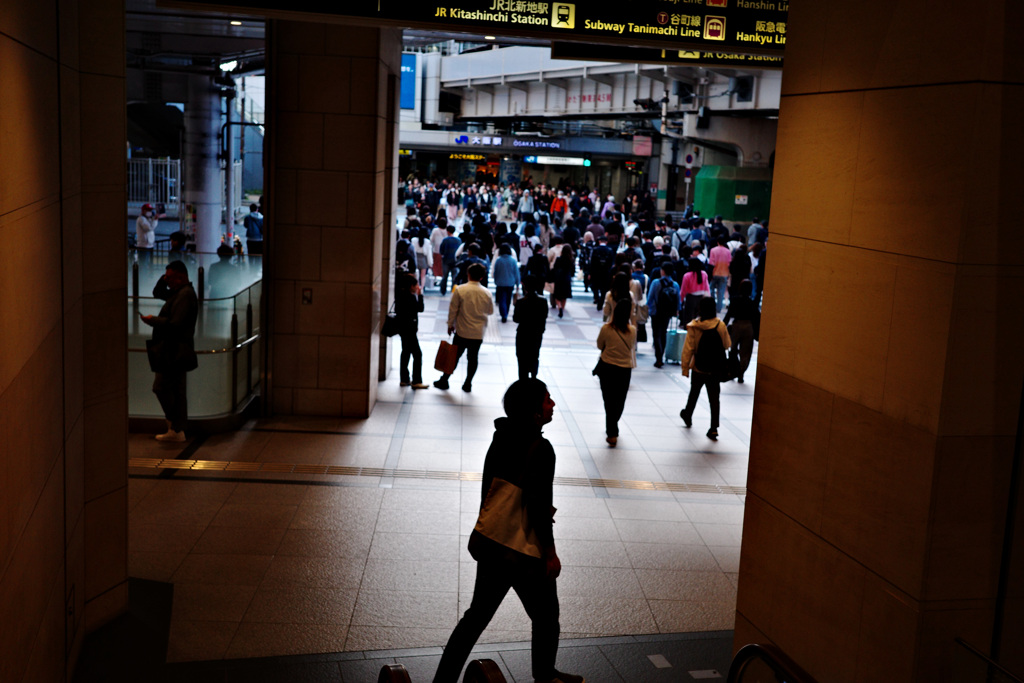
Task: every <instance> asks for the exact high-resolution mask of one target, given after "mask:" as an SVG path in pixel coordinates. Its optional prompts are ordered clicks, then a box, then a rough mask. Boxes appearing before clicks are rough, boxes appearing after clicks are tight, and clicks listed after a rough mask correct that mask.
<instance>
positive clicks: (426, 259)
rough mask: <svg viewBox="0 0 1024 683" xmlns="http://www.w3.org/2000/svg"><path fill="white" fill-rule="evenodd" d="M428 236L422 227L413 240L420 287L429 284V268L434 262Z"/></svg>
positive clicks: (413, 251)
mask: <svg viewBox="0 0 1024 683" xmlns="http://www.w3.org/2000/svg"><path fill="white" fill-rule="evenodd" d="M427 237H428V235H427V231H426V229H424V228H420V230H419V232H418V233H417V235H416V237H414V238H413V240H412V253H413V256H414V257H415V258H416V271H417V272H418V273H419V285H420V289H423V288H424V287H426V286H427V270H429V269H430V268H431V267H432V266H433V264H434V256H433V249H432V248H431V246H430V240H429V239H427Z"/></svg>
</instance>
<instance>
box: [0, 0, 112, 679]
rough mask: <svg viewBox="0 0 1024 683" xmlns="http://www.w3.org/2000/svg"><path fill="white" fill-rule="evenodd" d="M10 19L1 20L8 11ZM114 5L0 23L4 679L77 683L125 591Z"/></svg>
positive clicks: (102, 2) (20, 15)
mask: <svg viewBox="0 0 1024 683" xmlns="http://www.w3.org/2000/svg"><path fill="white" fill-rule="evenodd" d="M8 10H10V11H8ZM125 140H126V123H125V11H124V3H123V2H119V1H117V0H95V1H93V0H89V2H78V1H76V0H68V1H67V2H60V3H23V2H22V3H8V4H5V5H4V8H3V11H0V157H2V159H3V161H2V163H0V243H2V244H3V246H4V253H5V254H6V258H5V259H4V265H3V267H2V268H0V330H2V331H0V471H2V474H0V606H2V612H3V622H4V626H3V628H2V629H0V634H2V635H0V680H4V681H58V680H70V679H71V674H72V672H73V669H74V664H75V659H76V657H77V653H78V651H79V650H80V648H81V644H82V640H83V637H84V635H85V633H86V632H87V631H89V630H93V629H95V628H96V627H98V626H100V625H102V624H103V623H105V622H106V621H108V620H110V619H111V618H113V617H114V616H116V615H118V614H119V613H121V612H122V611H123V610H124V609H125V608H126V607H127V603H128V589H127V585H128V584H127V573H128V571H127V545H128V543H127V536H128V515H127V507H128V496H127V490H128V489H127V467H126V462H127V451H128V442H127V411H128V406H127V376H128V372H127V370H128V361H127V323H126V320H127V318H126V313H127V311H126V306H127V296H126V295H127V274H126V267H125V232H124V230H125V206H126V196H125Z"/></svg>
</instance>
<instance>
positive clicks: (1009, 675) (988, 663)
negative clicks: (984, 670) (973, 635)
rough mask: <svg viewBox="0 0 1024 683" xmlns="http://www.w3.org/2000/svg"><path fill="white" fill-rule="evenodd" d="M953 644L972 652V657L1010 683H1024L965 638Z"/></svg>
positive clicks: (956, 640)
mask: <svg viewBox="0 0 1024 683" xmlns="http://www.w3.org/2000/svg"><path fill="white" fill-rule="evenodd" d="M953 642H955V643H956V644H957V645H959V646H960V647H962V648H964V649H965V650H967V651H968V652H970V653H971V654H972V655H974V656H975V657H977V658H978V659H980V660H981V661H982V662H984V663H985V665H986V666H989V667H991V668H992V669H993V670H995V671H998V672H999V673H1000V674H1001V675H1003V676H1005V677H1006V679H1007V680H1008V681H1010V682H1011V683H1024V681H1021V679H1020V678H1018V677H1017V676H1016V675H1015V674H1014V673H1013V672H1011V671H1010V670H1009V669H1007V668H1006V667H1004V666H1003V665H1002V664H1000V663H999V662H997V661H995V660H994V659H992V658H991V657H989V656H988V655H987V654H985V653H984V652H982V651H981V650H979V649H978V648H976V647H974V646H973V645H971V644H970V643H968V642H967V641H966V640H964V639H963V638H954V639H953Z"/></svg>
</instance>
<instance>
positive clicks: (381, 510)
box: [343, 398, 412, 647]
mask: <svg viewBox="0 0 1024 683" xmlns="http://www.w3.org/2000/svg"><path fill="white" fill-rule="evenodd" d="M409 405H410V407H411V405H412V400H411V398H410V400H409ZM382 483H383V479H382ZM383 513H384V505H383V497H382V498H381V505H379V506H378V508H377V516H376V518H375V519H374V523H373V532H372V534H371V535H370V548H373V537H374V536H376V534H377V527H378V525H379V524H380V518H381V515H382V514H383ZM369 564H370V552H369V550H367V552H366V557H364V558H363V560H362V569H361V570H360V572H359V586H358V587H357V588H356V598H355V601H354V602H353V604H352V613H351V614H350V615H349V619H348V623H347V624H346V625H345V641H344V645H345V646H347V645H348V640H349V638H351V637H352V627H353V626H355V625H356V624H355V617H356V607H357V606H358V605H359V596H360V595H362V593H363V584H364V583H365V581H366V569H367V567H368V566H369ZM343 647H344V646H343Z"/></svg>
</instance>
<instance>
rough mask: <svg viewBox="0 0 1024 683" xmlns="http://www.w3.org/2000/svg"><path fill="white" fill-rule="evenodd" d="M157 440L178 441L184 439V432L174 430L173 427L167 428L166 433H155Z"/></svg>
mask: <svg viewBox="0 0 1024 683" xmlns="http://www.w3.org/2000/svg"><path fill="white" fill-rule="evenodd" d="M156 440H157V441H173V442H177V443H180V442H182V441H184V440H185V432H176V431H174V430H173V429H168V430H167V433H166V434H157V435H156Z"/></svg>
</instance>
